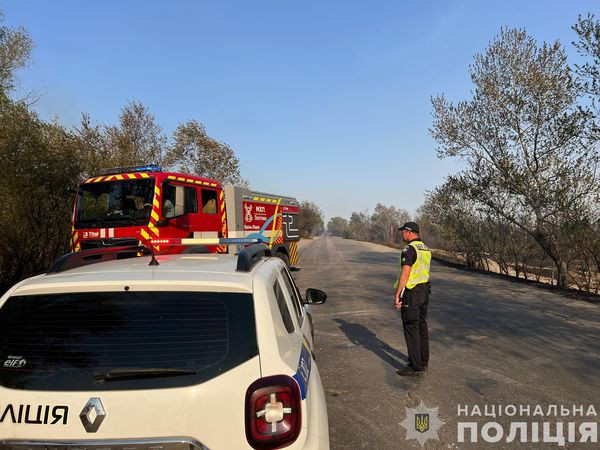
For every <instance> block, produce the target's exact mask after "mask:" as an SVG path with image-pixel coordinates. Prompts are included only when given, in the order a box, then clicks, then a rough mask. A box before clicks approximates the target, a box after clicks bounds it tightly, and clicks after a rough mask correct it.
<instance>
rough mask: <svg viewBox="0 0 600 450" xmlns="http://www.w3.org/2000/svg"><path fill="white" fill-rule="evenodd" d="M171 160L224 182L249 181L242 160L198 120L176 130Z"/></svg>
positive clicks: (182, 125)
mask: <svg viewBox="0 0 600 450" xmlns="http://www.w3.org/2000/svg"><path fill="white" fill-rule="evenodd" d="M173 138H174V144H173V147H172V148H171V156H170V161H169V163H170V164H171V165H175V166H179V169H180V170H181V171H183V172H185V173H192V174H196V175H200V176H203V177H207V178H214V179H216V180H219V181H220V182H221V183H223V184H226V183H231V184H238V185H240V184H241V185H247V182H246V181H244V180H243V179H242V177H241V175H240V161H239V159H238V158H237V156H236V155H235V152H234V151H233V150H232V149H231V147H229V145H227V144H225V143H224V142H219V141H217V140H216V139H213V138H212V137H210V136H209V135H208V134H207V133H206V129H205V128H204V126H203V125H202V124H201V123H199V122H198V121H196V120H189V121H187V122H186V123H183V124H180V125H179V126H178V127H177V129H176V130H175V133H174V134H173Z"/></svg>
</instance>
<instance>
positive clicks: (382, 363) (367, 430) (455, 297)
mask: <svg viewBox="0 0 600 450" xmlns="http://www.w3.org/2000/svg"><path fill="white" fill-rule="evenodd" d="M398 257H399V252H398V251H397V250H394V249H390V248H388V247H384V246H380V245H376V244H371V243H365V242H357V241H352V240H345V239H340V238H335V237H321V238H317V239H314V240H312V241H304V242H303V243H302V245H301V249H300V263H299V265H300V266H301V267H302V270H301V271H300V272H298V273H297V274H295V278H296V281H297V283H298V284H299V287H300V289H301V290H302V291H303V290H304V289H306V288H308V287H315V288H320V289H323V290H325V291H326V292H327V294H328V299H327V302H326V303H325V304H323V305H317V306H314V307H313V312H314V315H315V328H316V334H315V339H316V349H317V351H316V355H317V364H318V367H319V370H320V373H321V378H322V381H323V385H324V388H325V394H326V398H327V406H328V413H329V426H330V439H331V446H332V448H333V449H357V448H368V449H388V448H390V449H391V448H422V447H421V444H420V443H419V442H418V441H417V440H415V439H409V440H406V435H407V432H406V429H405V428H404V427H403V426H401V425H400V422H402V421H403V420H404V419H405V418H406V417H407V411H406V408H415V407H417V406H418V405H419V404H420V402H421V401H422V402H424V404H425V405H426V406H427V407H428V408H434V407H437V408H439V409H438V416H439V418H440V419H441V420H443V421H444V422H445V424H444V425H443V426H442V427H441V429H440V430H439V432H438V437H439V439H437V440H436V439H429V440H427V441H426V442H424V448H465V447H467V448H476V447H481V445H482V437H481V434H479V437H478V442H479V443H478V444H468V443H459V442H458V433H457V422H459V421H474V422H477V423H478V428H479V429H480V428H481V426H483V425H484V424H485V423H486V422H488V421H497V422H498V423H500V424H501V425H502V426H503V427H506V430H505V434H504V438H503V439H502V440H501V441H500V442H498V443H497V444H494V445H493V447H494V448H529V447H530V446H531V447H533V448H547V447H548V446H550V447H557V445H556V444H548V443H546V444H541V443H540V444H530V443H526V444H523V443H519V444H515V443H514V442H513V443H507V442H506V441H507V439H506V438H507V435H508V431H509V424H510V421H526V422H540V440H542V438H541V435H542V431H541V430H542V424H541V422H544V421H549V422H552V424H555V423H556V422H559V421H561V420H562V421H564V422H565V434H564V435H565V438H567V433H566V426H567V425H566V422H568V421H576V422H578V425H577V426H579V423H580V422H582V421H583V422H586V421H589V420H592V421H596V422H597V421H598V417H575V418H573V417H565V418H561V417H560V416H559V417H555V416H551V417H548V416H546V417H539V416H538V417H525V418H519V417H518V416H517V417H516V418H508V417H497V418H493V417H478V416H474V417H458V415H457V408H458V406H459V405H462V406H464V405H470V406H469V412H470V413H471V412H472V407H473V406H474V405H479V406H480V407H481V408H482V409H483V406H484V405H490V406H491V405H516V406H517V407H519V405H523V406H524V407H525V405H532V406H531V414H533V412H534V407H535V406H536V405H542V406H543V407H544V414H546V413H547V412H548V411H547V409H548V408H547V407H548V405H559V407H560V405H565V406H567V405H568V407H569V408H571V407H572V405H585V409H586V411H585V412H586V413H587V411H588V406H589V405H595V410H596V411H600V305H598V304H593V303H589V302H584V301H581V300H576V299H572V298H569V297H567V296H565V295H564V294H561V293H558V292H556V291H552V290H550V289H544V288H540V287H538V286H536V285H532V284H527V283H522V282H517V281H510V280H506V279H502V278H499V277H496V276H491V275H486V274H479V273H472V272H468V271H465V270H461V269H456V268H453V267H448V266H445V265H441V264H438V263H435V262H434V263H433V264H432V269H431V278H432V283H433V291H432V294H431V299H430V306H429V328H430V347H431V360H430V364H429V372H427V373H426V374H425V376H424V377H422V378H403V377H400V376H398V375H397V374H396V370H397V369H398V368H401V367H404V365H405V362H406V357H407V354H406V347H405V343H404V338H403V334H402V325H401V319H400V313H399V312H397V311H396V310H395V309H394V307H393V296H394V290H393V283H394V280H395V276H396V267H397V263H398ZM482 414H483V411H482ZM528 426H529V425H528ZM552 430H554V428H552ZM491 434H492V435H493V433H491ZM519 436H520V435H517V441H518V439H519ZM469 438H470V434H469V433H468V432H467V434H466V439H467V441H468V440H469ZM579 438H580V435H579V434H577V435H576V439H577V440H579ZM530 439H531V438H528V440H530ZM484 443H485V442H484ZM491 445H492V444H490V446H491ZM536 445H537V447H536ZM581 446H583V444H579V443H577V444H572V443H569V442H567V443H566V448H570V447H581ZM596 446H597V444H594V445H593V444H587V445H585V447H589V448H592V447H595V448H597V447H596Z"/></svg>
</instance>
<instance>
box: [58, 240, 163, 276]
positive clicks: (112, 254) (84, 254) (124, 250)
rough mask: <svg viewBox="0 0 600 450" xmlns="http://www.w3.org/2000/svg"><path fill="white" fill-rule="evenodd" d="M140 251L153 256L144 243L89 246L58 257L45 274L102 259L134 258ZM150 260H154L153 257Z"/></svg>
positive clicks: (102, 260)
mask: <svg viewBox="0 0 600 450" xmlns="http://www.w3.org/2000/svg"><path fill="white" fill-rule="evenodd" d="M140 253H141V254H142V255H149V254H152V256H154V253H153V252H152V250H151V249H150V248H148V247H146V246H145V245H130V246H121V247H106V248H91V249H87V250H81V251H79V252H73V253H67V254H66V255H63V256H61V257H60V258H58V259H57V260H56V261H55V262H54V264H52V266H51V267H50V268H49V269H48V271H47V272H46V274H52V273H59V272H64V271H65V270H69V269H74V268H75V267H81V266H87V265H88V264H95V263H99V262H104V261H112V260H116V259H127V258H135V257H136V256H138V255H139V254H140ZM152 261H155V259H154V257H153V259H152ZM152 261H151V265H154V264H152ZM156 264H157V263H156Z"/></svg>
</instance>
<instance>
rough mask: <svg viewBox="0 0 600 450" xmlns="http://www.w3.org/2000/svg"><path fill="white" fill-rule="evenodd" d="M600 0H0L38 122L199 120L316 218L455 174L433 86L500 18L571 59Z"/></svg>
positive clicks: (457, 76)
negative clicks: (20, 36) (134, 113)
mask: <svg viewBox="0 0 600 450" xmlns="http://www.w3.org/2000/svg"><path fill="white" fill-rule="evenodd" d="M599 5H600V4H599V3H598V1H596V0H575V1H564V0H547V1H541V0H536V1H526V2H524V1H512V0H511V1H503V2H485V1H448V0H447V1H429V2H409V1H399V0H398V1H372V2H364V1H348V0H346V1H312V0H304V1H301V2H300V1H282V0H279V1H258V0H257V1H238V2H226V1H223V2H208V1H176V2H159V1H125V2H124V1H107V0H105V1H102V2H96V3H92V2H82V1H54V2H45V1H28V0H19V1H16V0H15V1H0V8H2V10H3V11H4V15H5V25H8V26H23V27H25V28H26V29H27V30H28V32H29V33H30V35H31V37H32V38H33V40H34V41H35V45H36V47H35V50H34V53H33V63H32V64H31V66H30V67H28V68H27V69H25V70H23V71H21V72H20V74H19V75H20V78H21V89H22V91H23V92H27V91H31V90H35V91H39V92H40V93H41V94H42V95H41V98H40V100H39V102H38V103H37V104H36V106H35V107H36V109H37V110H38V112H39V113H40V115H41V116H42V117H43V118H45V119H52V118H55V117H56V118H58V120H59V121H60V122H62V123H64V124H66V125H76V124H78V122H79V120H80V116H81V113H82V112H86V113H89V114H90V115H91V117H92V119H93V120H94V121H96V122H98V123H106V124H110V123H115V122H116V121H117V118H118V115H119V111H120V109H121V107H122V106H123V105H125V104H126V103H127V101H128V100H138V101H141V102H142V103H144V104H145V105H146V106H148V107H149V108H150V110H151V111H152V112H153V114H154V115H155V117H156V119H157V121H158V123H159V124H160V125H161V126H162V127H163V129H164V130H165V132H166V133H167V134H170V133H171V132H172V131H173V130H174V129H175V127H176V126H177V124H178V123H180V122H184V121H186V120H188V119H192V118H194V119H197V120H198V121H200V122H201V123H203V124H204V125H205V126H206V128H207V131H208V133H209V134H210V135H211V136H213V137H215V138H217V139H219V140H222V141H225V142H227V143H228V144H229V145H231V147H232V148H233V149H234V150H235V152H236V154H237V155H238V157H239V158H240V161H241V165H242V176H244V177H245V178H246V179H248V180H249V181H250V183H251V185H252V187H253V188H255V189H257V190H261V191H268V192H275V193H281V194H287V195H293V196H296V197H297V198H299V199H300V200H311V201H314V202H316V203H317V204H318V205H320V206H321V208H322V209H323V210H324V212H325V214H326V217H327V218H330V217H332V216H338V215H339V216H343V217H349V216H350V214H351V213H352V212H353V211H363V210H366V209H369V210H371V211H372V210H373V208H374V206H375V204H376V203H377V202H381V203H384V204H386V205H394V206H397V207H401V208H404V209H406V210H408V211H409V212H410V213H411V214H413V213H414V212H415V211H416V209H417V208H418V207H419V206H420V205H421V204H422V203H423V200H424V195H425V192H426V191H428V190H431V189H433V188H434V187H435V186H437V185H439V184H441V183H442V182H443V180H444V177H445V176H446V175H447V174H448V173H451V172H455V171H457V170H458V169H459V167H460V164H459V163H458V162H457V161H453V160H439V159H438V158H437V156H436V144H435V142H434V141H433V140H432V139H431V138H430V136H429V134H428V128H429V127H430V126H431V106H430V98H431V96H432V95H436V94H439V93H444V94H445V95H446V96H447V97H448V98H449V99H451V100H460V99H463V98H468V96H469V91H470V89H471V84H470V79H469V75H468V65H469V64H470V63H471V62H472V60H473V56H474V55H475V54H476V53H480V52H483V51H485V48H486V47H487V45H488V43H489V42H490V40H492V39H493V38H494V36H495V35H496V34H498V32H499V30H500V27H502V26H509V27H524V28H526V29H527V31H528V32H529V33H530V34H531V35H532V36H534V37H535V38H536V39H538V40H540V41H541V40H546V41H554V40H556V39H559V40H560V41H561V42H562V43H563V44H564V45H565V46H566V47H567V50H568V52H569V53H570V54H574V53H575V52H574V50H573V48H572V46H571V41H573V40H574V39H575V34H574V32H573V31H572V30H571V28H570V27H571V26H572V25H573V24H574V23H575V22H576V21H577V16H578V15H579V14H586V13H587V12H594V13H596V15H598V14H599V13H600V7H599Z"/></svg>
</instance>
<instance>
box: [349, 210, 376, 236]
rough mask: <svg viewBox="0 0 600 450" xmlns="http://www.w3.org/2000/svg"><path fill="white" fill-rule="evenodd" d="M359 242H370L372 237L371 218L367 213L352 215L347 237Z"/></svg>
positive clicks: (354, 213)
mask: <svg viewBox="0 0 600 450" xmlns="http://www.w3.org/2000/svg"><path fill="white" fill-rule="evenodd" d="M345 237H347V238H349V239H356V240H357V241H368V240H369V239H370V237H371V216H370V215H369V213H368V212H367V211H363V212H353V213H352V214H351V215H350V221H349V222H348V228H346V236H345Z"/></svg>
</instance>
